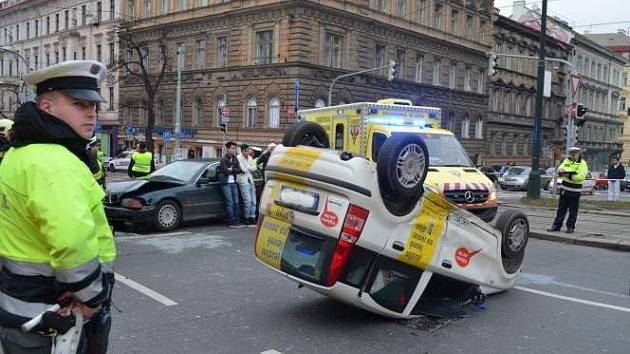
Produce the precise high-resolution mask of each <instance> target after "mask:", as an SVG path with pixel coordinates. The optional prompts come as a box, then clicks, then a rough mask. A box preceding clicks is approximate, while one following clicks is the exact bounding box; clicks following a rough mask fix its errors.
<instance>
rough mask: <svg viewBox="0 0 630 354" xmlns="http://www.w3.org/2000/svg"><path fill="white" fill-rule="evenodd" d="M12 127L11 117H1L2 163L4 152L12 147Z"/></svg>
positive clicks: (0, 141) (0, 158) (0, 143)
mask: <svg viewBox="0 0 630 354" xmlns="http://www.w3.org/2000/svg"><path fill="white" fill-rule="evenodd" d="M11 127H13V121H12V120H11V119H6V118H2V119H0V163H2V158H3V157H4V153H5V152H7V151H8V150H9V148H10V147H11Z"/></svg>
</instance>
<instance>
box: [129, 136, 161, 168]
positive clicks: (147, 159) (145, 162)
mask: <svg viewBox="0 0 630 354" xmlns="http://www.w3.org/2000/svg"><path fill="white" fill-rule="evenodd" d="M153 171H155V161H153V153H152V152H150V151H147V144H146V143H145V142H144V141H143V142H141V143H140V151H136V152H134V153H133V154H132V155H131V161H130V162H129V168H128V169H127V174H128V175H129V177H144V176H146V175H148V174H149V173H151V172H153Z"/></svg>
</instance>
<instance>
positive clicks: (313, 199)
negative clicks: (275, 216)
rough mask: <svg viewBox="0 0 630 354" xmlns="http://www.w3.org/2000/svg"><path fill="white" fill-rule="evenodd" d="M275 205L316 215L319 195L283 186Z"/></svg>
mask: <svg viewBox="0 0 630 354" xmlns="http://www.w3.org/2000/svg"><path fill="white" fill-rule="evenodd" d="M276 203H277V204H280V205H282V206H285V207H287V208H291V209H295V210H299V211H303V212H306V213H309V214H317V213H318V212H317V209H318V207H319V194H317V193H312V192H307V191H301V190H297V189H294V188H291V187H286V186H283V187H282V189H281V190H280V195H279V196H278V199H277V200H276Z"/></svg>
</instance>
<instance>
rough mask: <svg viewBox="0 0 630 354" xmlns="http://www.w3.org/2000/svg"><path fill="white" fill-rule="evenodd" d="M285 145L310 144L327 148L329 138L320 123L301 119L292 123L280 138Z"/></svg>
mask: <svg viewBox="0 0 630 354" xmlns="http://www.w3.org/2000/svg"><path fill="white" fill-rule="evenodd" d="M282 145H285V146H298V145H305V146H312V147H317V148H324V149H328V148H329V147H330V140H329V139H328V134H326V131H325V130H324V128H322V126H321V125H319V124H317V123H313V122H307V121H301V122H297V123H295V124H293V125H292V126H291V127H289V129H288V130H287V132H286V133H285V134H284V137H283V138H282Z"/></svg>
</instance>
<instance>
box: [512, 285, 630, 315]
mask: <svg viewBox="0 0 630 354" xmlns="http://www.w3.org/2000/svg"><path fill="white" fill-rule="evenodd" d="M514 289H518V290H521V291H526V292H528V293H532V294H537V295H542V296H548V297H553V298H556V299H560V300H566V301H571V302H577V303H578V304H584V305H591V306H596V307H601V308H605V309H609V310H617V311H621V312H630V308H628V307H621V306H615V305H610V304H604V303H602V302H595V301H589V300H583V299H578V298H575V297H570V296H564V295H558V294H554V293H548V292H546V291H541V290H536V289H532V288H526V287H523V286H515V287H514Z"/></svg>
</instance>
